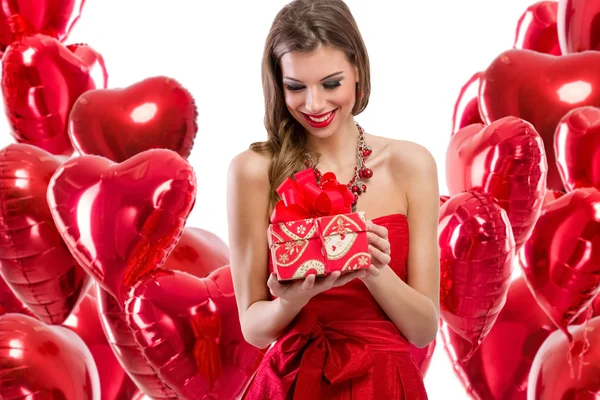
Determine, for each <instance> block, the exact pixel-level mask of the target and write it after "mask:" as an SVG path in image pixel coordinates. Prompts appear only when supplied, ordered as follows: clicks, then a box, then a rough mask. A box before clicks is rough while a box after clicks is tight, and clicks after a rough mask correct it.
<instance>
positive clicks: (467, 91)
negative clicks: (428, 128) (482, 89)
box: [452, 72, 481, 134]
mask: <svg viewBox="0 0 600 400" xmlns="http://www.w3.org/2000/svg"><path fill="white" fill-rule="evenodd" d="M480 79H481V72H476V73H475V74H474V75H473V76H472V77H471V79H469V80H468V81H467V83H465V85H464V86H463V87H462V88H461V89H460V93H459V95H458V99H457V100H456V103H454V113H453V114H452V134H455V133H456V132H458V130H459V129H462V128H464V127H465V126H469V125H471V124H477V123H481V117H480V116H479V104H478V103H477V96H478V94H479V83H480Z"/></svg>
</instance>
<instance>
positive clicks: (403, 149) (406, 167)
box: [389, 139, 437, 176]
mask: <svg viewBox="0 0 600 400" xmlns="http://www.w3.org/2000/svg"><path fill="white" fill-rule="evenodd" d="M390 141H391V143H390V146H389V150H390V161H391V162H392V163H393V164H394V166H395V167H397V168H401V169H402V170H403V171H406V172H408V173H410V174H411V175H412V174H415V173H417V174H418V175H420V176H422V175H421V174H422V173H427V172H429V173H432V172H435V171H436V170H437V165H436V162H435V159H434V158H433V155H432V154H431V152H430V151H429V150H428V149H427V148H426V147H425V146H422V145H420V144H418V143H415V142H411V141H409V140H395V139H390Z"/></svg>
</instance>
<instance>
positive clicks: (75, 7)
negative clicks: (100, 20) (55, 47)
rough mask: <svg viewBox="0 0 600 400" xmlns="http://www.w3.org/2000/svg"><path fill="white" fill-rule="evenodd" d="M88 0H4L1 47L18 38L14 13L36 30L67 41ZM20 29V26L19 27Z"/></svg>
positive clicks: (0, 11) (0, 15) (0, 17)
mask: <svg viewBox="0 0 600 400" xmlns="http://www.w3.org/2000/svg"><path fill="white" fill-rule="evenodd" d="M84 2H85V0H35V1H31V0H1V1H0V50H1V51H4V49H5V48H6V47H7V46H8V45H10V44H11V43H13V42H14V41H15V40H17V39H18V36H17V35H15V33H14V32H15V26H14V24H15V21H13V17H14V16H15V15H19V16H21V17H22V18H23V19H24V21H23V23H27V24H29V25H31V28H32V30H33V31H35V32H40V33H44V34H47V35H50V36H52V37H54V38H56V39H58V40H61V41H62V40H65V39H66V37H67V35H68V34H69V32H70V31H71V29H72V28H73V26H74V24H75V23H76V22H77V20H78V19H79V16H80V15H81V10H82V9H83V5H84ZM17 28H18V27H17Z"/></svg>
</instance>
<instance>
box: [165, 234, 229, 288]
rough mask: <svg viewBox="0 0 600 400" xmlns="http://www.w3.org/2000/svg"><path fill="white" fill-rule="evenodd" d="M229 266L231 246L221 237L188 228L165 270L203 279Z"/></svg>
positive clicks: (167, 262) (168, 260)
mask: <svg viewBox="0 0 600 400" xmlns="http://www.w3.org/2000/svg"><path fill="white" fill-rule="evenodd" d="M227 264H229V246H227V244H226V243H225V242H224V241H223V240H222V239H221V238H220V237H218V236H217V235H215V234H214V233H212V232H209V231H207V230H204V229H200V228H191V227H186V228H185V229H184V230H183V234H182V235H181V238H180V239H179V241H178V242H177V246H175V248H174V249H173V251H172V252H171V254H170V255H169V257H168V258H167V261H166V262H165V265H164V266H163V269H168V270H173V271H176V270H177V271H182V272H187V273H188V274H192V275H194V276H197V277H198V278H203V277H205V276H206V275H208V274H210V273H211V272H212V271H214V270H215V269H217V268H219V267H222V266H224V265H227Z"/></svg>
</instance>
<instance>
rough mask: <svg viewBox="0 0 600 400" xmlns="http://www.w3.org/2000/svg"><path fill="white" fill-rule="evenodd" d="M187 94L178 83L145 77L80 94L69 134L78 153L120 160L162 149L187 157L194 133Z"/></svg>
mask: <svg viewBox="0 0 600 400" xmlns="http://www.w3.org/2000/svg"><path fill="white" fill-rule="evenodd" d="M196 118H197V111H196V106H195V104H194V99H193V98H192V95H191V94H190V93H189V92H188V91H187V90H186V89H185V88H183V87H182V86H181V85H180V84H179V83H178V82H177V81H175V80H173V79H171V78H167V77H164V76H159V77H154V78H148V79H145V80H143V81H141V82H138V83H136V84H134V85H132V86H130V87H128V88H126V89H97V90H91V91H89V92H86V93H84V94H83V95H81V97H79V99H78V100H77V101H76V102H75V105H74V106H73V110H72V111H71V116H70V119H69V135H70V137H71V141H72V142H73V145H74V146H75V148H76V149H77V150H78V151H79V152H80V153H82V154H95V155H99V156H103V157H106V158H109V159H111V160H113V161H116V162H122V161H125V160H126V159H128V158H129V157H131V156H134V155H136V154H138V153H141V152H142V151H144V150H148V149H154V148H167V149H170V150H173V151H175V152H177V153H179V155H180V156H182V157H188V156H189V155H190V152H191V150H192V146H193V144H194V138H195V137H196V132H197V131H198V126H197V124H196Z"/></svg>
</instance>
